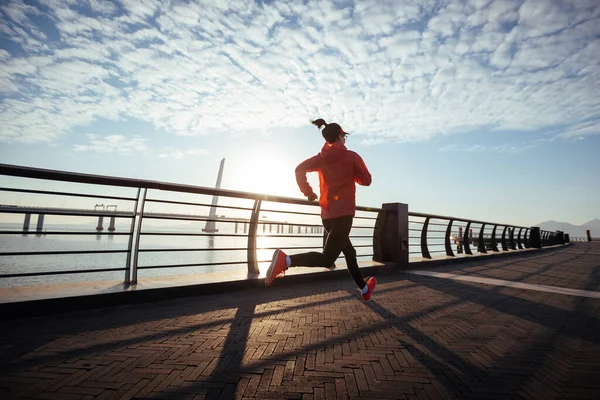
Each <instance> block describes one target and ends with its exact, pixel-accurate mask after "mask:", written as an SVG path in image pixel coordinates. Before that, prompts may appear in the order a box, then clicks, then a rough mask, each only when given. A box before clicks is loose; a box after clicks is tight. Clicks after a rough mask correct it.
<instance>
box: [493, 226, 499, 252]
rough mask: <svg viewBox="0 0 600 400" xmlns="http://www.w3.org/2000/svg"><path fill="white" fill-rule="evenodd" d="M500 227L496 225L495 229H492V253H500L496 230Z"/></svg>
mask: <svg viewBox="0 0 600 400" xmlns="http://www.w3.org/2000/svg"><path fill="white" fill-rule="evenodd" d="M497 227H498V225H494V229H492V243H491V245H492V251H494V252H498V251H499V250H498V243H497V242H496V228H497Z"/></svg>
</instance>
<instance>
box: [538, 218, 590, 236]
mask: <svg viewBox="0 0 600 400" xmlns="http://www.w3.org/2000/svg"><path fill="white" fill-rule="evenodd" d="M535 226H539V227H540V229H542V230H546V231H551V232H555V231H563V232H565V233H568V234H569V236H570V237H572V238H574V237H585V231H586V230H587V229H589V230H590V232H591V235H592V237H600V219H598V218H596V219H593V220H591V221H588V222H586V223H585V224H582V225H573V224H569V223H568V222H558V221H546V222H542V223H541V224H537V225H535Z"/></svg>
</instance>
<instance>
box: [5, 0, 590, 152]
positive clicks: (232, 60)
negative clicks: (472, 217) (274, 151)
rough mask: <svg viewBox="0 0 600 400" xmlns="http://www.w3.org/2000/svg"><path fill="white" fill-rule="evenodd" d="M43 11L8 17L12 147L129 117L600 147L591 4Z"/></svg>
mask: <svg viewBox="0 0 600 400" xmlns="http://www.w3.org/2000/svg"><path fill="white" fill-rule="evenodd" d="M41 3H42V4H41V5H40V7H35V6H33V5H26V4H25V3H22V2H16V1H13V2H10V3H8V4H6V5H4V6H2V7H0V13H1V14H2V18H0V37H2V40H3V42H5V43H7V44H10V45H8V46H5V48H4V50H0V141H2V142H39V141H46V142H53V141H56V140H58V139H60V138H61V137H64V136H65V135H68V134H70V133H71V132H73V130H74V129H73V128H75V127H77V126H83V125H89V124H91V123H93V122H94V121H95V120H100V119H111V120H116V119H120V118H137V119H140V120H143V121H147V122H150V123H152V124H153V125H154V126H155V127H157V128H162V129H165V130H167V131H168V132H171V133H173V134H176V135H210V134H253V133H257V132H269V131H270V130H273V131H274V130H280V129H286V128H297V127H300V126H303V125H305V124H306V120H307V118H314V117H317V116H322V117H324V118H326V119H328V120H330V119H331V120H337V121H339V122H340V123H341V124H342V125H343V126H344V127H345V128H346V129H348V131H350V132H353V133H356V135H357V136H359V137H360V138H361V141H362V143H364V144H372V145H374V144H377V143H384V142H389V141H423V140H428V139H431V138H433V137H436V136H440V135H457V134H460V133H463V132H473V131H477V130H478V129H482V128H484V127H485V128H490V127H491V128H490V129H491V130H496V131H501V130H516V131H523V132H526V131H540V130H544V129H548V130H552V131H556V134H557V135H559V137H560V138H569V137H572V136H577V137H585V136H586V135H590V134H596V133H597V129H596V125H595V124H593V123H588V122H586V121H590V119H594V118H596V117H598V116H600V68H599V67H600V65H599V64H600V59H599V58H598V54H600V39H599V37H600V36H599V35H600V5H599V4H598V3H597V1H595V0H572V1H563V2H555V1H541V0H525V1H521V0H519V1H516V0H515V1H512V0H495V1H472V2H459V1H441V2H436V3H435V4H434V3H428V2H425V3H423V2H417V1H407V2H402V4H399V3H398V2H396V1H378V2H369V4H368V6H367V5H366V3H365V2H360V1H348V2H343V3H341V2H339V1H323V2H320V3H319V7H318V8H317V7H314V5H313V4H312V3H310V2H309V3H307V2H271V3H267V2H263V3H259V2H246V1H242V0H238V1H229V2H214V1H209V0H205V1H198V2H190V3H185V2H172V1H158V0H155V1H144V2H139V1H134V0H120V1H119V2H115V3H108V2H101V1H97V0H88V1H86V2H77V1H73V0H44V1H42V2H41ZM41 10H43V12H42V11H41ZM557 127H566V128H564V130H563V131H557V130H556V129H557ZM95 140H98V138H96V139H95ZM86 146H87V145H86ZM86 146H84V147H86ZM497 151H507V152H511V151H515V150H514V149H511V148H509V147H506V148H505V149H504V150H497ZM163 154H167V153H163ZM174 154H177V153H174Z"/></svg>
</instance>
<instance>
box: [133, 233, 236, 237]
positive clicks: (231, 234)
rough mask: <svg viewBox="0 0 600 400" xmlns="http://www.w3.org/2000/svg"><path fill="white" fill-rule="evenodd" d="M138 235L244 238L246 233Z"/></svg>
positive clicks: (147, 234) (151, 234) (145, 234)
mask: <svg viewBox="0 0 600 400" xmlns="http://www.w3.org/2000/svg"><path fill="white" fill-rule="evenodd" d="M140 235H143V236H194V237H196V236H204V237H241V238H245V237H248V235H247V234H246V235H244V234H239V233H219V234H218V235H215V234H214V233H182V232H140Z"/></svg>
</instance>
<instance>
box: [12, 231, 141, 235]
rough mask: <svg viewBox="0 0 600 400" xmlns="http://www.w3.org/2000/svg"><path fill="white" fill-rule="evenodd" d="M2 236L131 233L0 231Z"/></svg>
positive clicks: (119, 233)
mask: <svg viewBox="0 0 600 400" xmlns="http://www.w3.org/2000/svg"><path fill="white" fill-rule="evenodd" d="M0 235H95V236H129V235H130V233H129V232H102V233H100V232H61V231H43V232H38V231H36V230H31V231H0Z"/></svg>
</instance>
